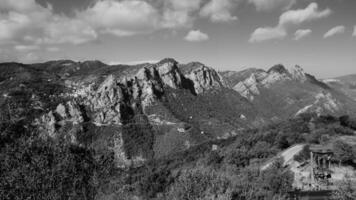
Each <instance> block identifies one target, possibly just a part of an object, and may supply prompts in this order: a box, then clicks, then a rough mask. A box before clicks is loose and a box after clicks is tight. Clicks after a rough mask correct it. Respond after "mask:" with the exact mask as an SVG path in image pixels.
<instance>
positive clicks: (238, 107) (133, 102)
mask: <svg viewBox="0 0 356 200" xmlns="http://www.w3.org/2000/svg"><path fill="white" fill-rule="evenodd" d="M0 92H1V94H2V95H1V97H0V106H1V108H0V110H1V111H0V119H1V121H2V122H6V121H26V122H28V124H29V125H31V126H33V127H35V128H36V129H38V131H39V133H40V134H41V136H42V137H44V138H52V139H64V140H65V141H68V142H70V143H74V144H78V145H88V146H91V147H93V148H95V149H96V150H97V151H105V150H107V149H109V150H113V151H114V152H115V158H116V159H117V163H118V165H119V166H122V167H124V166H127V165H133V164H139V163H141V162H144V161H145V160H147V159H151V158H159V157H162V156H165V155H168V154H170V153H173V152H177V151H182V150H185V149H188V148H190V147H191V146H194V145H197V144H200V143H203V142H206V141H209V140H212V139H217V138H228V137H231V136H234V135H236V134H238V133H239V132H240V131H242V130H245V129H247V128H255V127H260V126H264V125H268V124H270V123H272V122H278V121H283V120H285V119H289V118H293V117H296V116H298V115H301V114H304V113H317V114H319V115H325V114H332V115H336V116H341V115H353V114H354V113H355V111H356V75H353V76H346V77H340V78H335V79H332V80H323V81H320V80H317V79H316V78H315V77H314V76H312V75H310V74H307V73H305V72H304V71H303V69H302V68H301V67H299V66H296V67H294V68H292V69H288V70H287V69H286V68H285V67H284V66H282V65H276V66H273V67H271V68H270V69H269V70H267V71H264V70H261V69H247V70H244V71H240V72H234V71H226V72H217V71H216V70H214V69H213V68H211V67H208V66H206V65H204V64H202V63H199V62H192V63H188V64H179V63H178V62H177V61H175V60H174V59H163V60H162V61H160V62H158V63H156V64H149V63H144V64H139V65H132V66H129V65H106V64H104V63H102V62H100V61H86V62H73V61H70V60H61V61H50V62H46V63H40V64H31V65H24V64H19V63H3V64H0Z"/></svg>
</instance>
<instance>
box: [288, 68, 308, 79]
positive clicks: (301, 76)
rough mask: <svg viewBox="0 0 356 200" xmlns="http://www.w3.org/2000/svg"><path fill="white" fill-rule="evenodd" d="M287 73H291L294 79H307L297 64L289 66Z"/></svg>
mask: <svg viewBox="0 0 356 200" xmlns="http://www.w3.org/2000/svg"><path fill="white" fill-rule="evenodd" d="M289 73H290V74H291V76H292V78H293V79H294V80H298V81H302V82H304V81H306V80H307V77H306V75H305V72H304V69H303V68H302V67H300V66H299V65H295V66H294V67H292V68H290V69H289Z"/></svg>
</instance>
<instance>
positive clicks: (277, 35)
mask: <svg viewBox="0 0 356 200" xmlns="http://www.w3.org/2000/svg"><path fill="white" fill-rule="evenodd" d="M286 36H287V32H286V31H285V30H284V29H282V28H280V27H263V28H258V29H256V30H255V31H254V32H253V33H252V35H251V38H250V40H249V42H263V41H266V40H272V39H283V38H285V37H286Z"/></svg>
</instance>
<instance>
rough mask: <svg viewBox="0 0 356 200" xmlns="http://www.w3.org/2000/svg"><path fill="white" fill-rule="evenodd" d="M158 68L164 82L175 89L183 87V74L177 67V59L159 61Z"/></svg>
mask: <svg viewBox="0 0 356 200" xmlns="http://www.w3.org/2000/svg"><path fill="white" fill-rule="evenodd" d="M157 70H158V73H159V76H160V77H161V79H162V82H163V83H164V84H166V85H168V86H169V87H171V88H174V89H178V88H181V87H182V78H183V76H182V74H181V73H180V71H179V69H178V67H177V62H176V61H169V62H162V63H159V64H158V66H157Z"/></svg>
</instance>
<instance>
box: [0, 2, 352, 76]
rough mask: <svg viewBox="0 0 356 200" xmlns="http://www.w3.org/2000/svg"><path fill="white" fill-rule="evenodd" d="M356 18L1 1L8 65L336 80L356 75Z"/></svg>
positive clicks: (220, 6)
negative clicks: (190, 66) (156, 66)
mask: <svg viewBox="0 0 356 200" xmlns="http://www.w3.org/2000/svg"><path fill="white" fill-rule="evenodd" d="M49 4H50V5H51V7H48V6H47V5H49ZM355 10H356V1H354V0H315V1H311V0H264V1H261V0H121V1H119V0H101V1H97V0H60V1H59V0H36V1H35V0H16V1H14V0H0V13H1V14H0V19H1V20H0V62H1V61H3V62H4V61H20V62H39V61H45V60H50V59H73V60H94V59H98V60H102V61H104V62H107V63H120V62H122V63H129V62H136V61H152V60H159V59H162V58H165V57H173V58H175V59H177V60H178V61H180V62H190V61H201V62H203V63H205V64H207V65H210V66H212V67H215V68H217V69H219V70H241V69H244V68H248V67H257V68H268V67H270V66H271V65H274V64H277V63H282V64H285V65H286V66H290V65H295V64H298V65H301V66H302V67H303V68H304V69H305V70H306V71H307V72H309V73H312V74H315V75H316V76H318V77H321V78H326V77H334V76H339V75H344V74H350V73H356V66H355V61H356V53H355V52H356V37H355V36H352V35H353V31H354V26H355V25H356V14H355ZM337 26H344V27H345V30H344V31H343V32H340V31H339V32H338V33H337V34H334V35H333V36H332V37H327V38H324V37H323V36H324V34H325V33H326V32H328V31H329V30H331V29H332V28H334V27H337ZM306 30H308V31H306ZM297 31H298V32H299V33H307V34H305V35H303V36H302V37H300V38H299V39H298V40H295V33H296V32H297ZM188 33H191V34H188ZM188 36H189V40H188V39H187V38H188Z"/></svg>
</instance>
